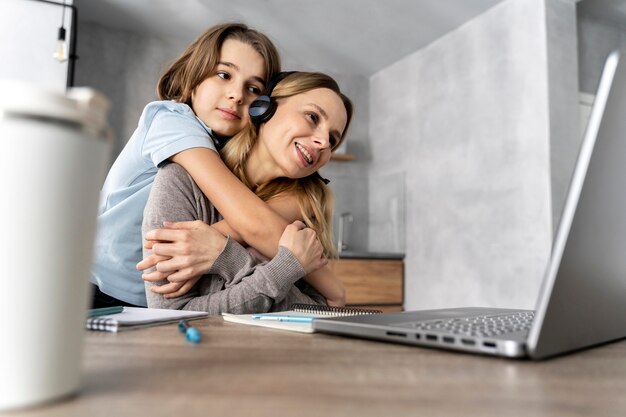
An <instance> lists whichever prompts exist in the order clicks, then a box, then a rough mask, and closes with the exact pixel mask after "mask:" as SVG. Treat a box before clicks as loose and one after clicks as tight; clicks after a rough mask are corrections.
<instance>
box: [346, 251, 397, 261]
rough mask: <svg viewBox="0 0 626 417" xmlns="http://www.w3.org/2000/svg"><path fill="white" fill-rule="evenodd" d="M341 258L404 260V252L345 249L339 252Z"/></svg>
mask: <svg viewBox="0 0 626 417" xmlns="http://www.w3.org/2000/svg"><path fill="white" fill-rule="evenodd" d="M339 259H391V260H402V259H404V253H397V252H396V253H394V252H365V251H343V252H341V253H339Z"/></svg>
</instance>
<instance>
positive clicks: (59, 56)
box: [52, 27, 68, 62]
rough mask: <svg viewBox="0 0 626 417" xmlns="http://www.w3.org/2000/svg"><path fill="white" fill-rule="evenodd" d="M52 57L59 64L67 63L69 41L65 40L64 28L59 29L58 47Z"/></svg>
mask: <svg viewBox="0 0 626 417" xmlns="http://www.w3.org/2000/svg"><path fill="white" fill-rule="evenodd" d="M52 56H53V57H54V59H56V60H57V61H59V62H65V61H67V58H68V53H67V41H66V40H65V28H64V27H60V28H59V37H58V40H57V47H56V49H55V50H54V54H52Z"/></svg>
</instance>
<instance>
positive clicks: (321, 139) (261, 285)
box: [143, 72, 352, 314]
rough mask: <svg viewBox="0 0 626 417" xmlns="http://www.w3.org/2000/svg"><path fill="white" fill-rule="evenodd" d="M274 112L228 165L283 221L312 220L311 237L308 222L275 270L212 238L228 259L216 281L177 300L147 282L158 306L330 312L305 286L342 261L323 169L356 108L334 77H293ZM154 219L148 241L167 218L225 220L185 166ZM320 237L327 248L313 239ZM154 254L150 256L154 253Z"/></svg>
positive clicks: (164, 179)
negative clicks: (298, 307) (325, 264)
mask: <svg viewBox="0 0 626 417" xmlns="http://www.w3.org/2000/svg"><path fill="white" fill-rule="evenodd" d="M272 103H273V105H274V106H275V113H272V112H269V116H268V117H266V118H263V119H262V121H261V122H260V126H248V127H246V128H245V129H244V130H243V131H241V132H240V133H239V134H237V135H236V136H235V137H234V138H232V139H231V140H230V141H229V142H228V143H227V144H226V145H225V146H224V148H223V149H222V151H221V154H222V158H223V160H224V162H225V163H226V165H227V166H228V167H229V168H230V169H231V170H232V171H233V172H234V173H235V174H236V175H237V176H238V177H239V179H241V181H242V182H243V183H244V184H246V185H247V186H248V187H249V188H251V189H254V191H255V193H256V194H257V195H258V196H259V197H261V198H262V199H263V200H264V201H269V202H274V203H277V204H276V207H278V209H279V211H280V213H281V215H282V216H283V217H285V218H286V219H289V220H290V221H291V220H295V219H300V220H303V221H304V223H306V226H308V228H306V229H303V227H304V224H300V223H296V224H294V226H292V227H290V228H287V229H286V230H285V232H284V233H283V235H282V237H281V240H280V242H279V243H280V245H281V248H280V250H279V251H278V254H277V255H276V256H275V257H274V258H273V259H272V260H271V261H269V262H267V263H258V262H257V261H256V260H255V259H254V258H252V257H251V256H250V255H249V254H248V252H247V251H246V250H245V249H243V248H242V247H241V246H240V245H239V244H237V242H235V241H234V240H233V239H226V238H225V237H224V236H222V235H219V234H218V233H217V231H215V230H210V229H207V230H206V233H208V234H212V239H213V243H214V244H215V247H218V248H219V250H221V252H220V254H219V256H218V257H217V259H216V260H215V262H213V263H212V265H211V267H210V269H208V270H207V271H203V272H206V273H208V274H209V275H205V276H204V277H203V278H202V279H201V280H200V281H199V282H198V283H197V284H196V285H195V286H194V287H193V289H192V290H191V291H190V292H189V293H187V294H185V295H183V296H179V297H176V298H165V297H163V296H162V295H160V294H157V293H156V292H154V291H152V289H154V288H155V286H154V285H155V283H154V282H150V281H156V280H157V279H156V278H155V279H147V280H146V281H147V285H146V289H147V291H146V292H147V298H148V306H150V307H156V308H176V309H191V310H204V311H208V312H209V313H212V314H216V313H219V312H231V313H246V312H260V311H270V310H281V309H285V308H288V307H289V305H290V304H291V303H293V302H306V303H312V302H315V303H325V300H324V297H320V295H319V294H318V293H317V292H316V291H315V290H314V289H313V288H311V287H310V286H308V285H307V284H306V283H305V282H302V280H300V278H302V277H303V276H304V275H305V274H306V273H308V272H310V271H311V268H312V267H315V265H316V261H317V260H319V255H320V254H321V253H322V251H323V252H325V253H326V254H331V253H333V244H332V239H331V231H330V222H331V219H332V201H331V195H330V190H329V189H328V187H326V185H325V184H324V182H323V180H322V179H321V178H320V177H319V175H317V170H318V169H319V168H320V167H322V166H323V165H325V164H326V163H327V162H328V160H329V159H330V154H331V151H332V150H333V149H335V148H336V147H337V146H339V145H340V143H341V140H342V139H343V137H344V135H345V132H346V129H347V127H348V125H349V122H350V119H351V116H352V105H351V103H350V101H349V100H348V99H347V98H346V97H345V96H344V95H343V94H341V91H340V90H339V87H338V85H337V84H336V82H335V81H334V80H333V79H332V78H330V77H328V76H326V75H324V74H319V73H305V72H296V73H290V74H289V75H287V76H285V77H284V78H283V79H282V80H281V81H280V82H278V83H277V84H276V87H275V88H274V90H273V92H272ZM257 133H258V134H257ZM207 180H209V181H210V180H211V178H208V179H207ZM218 181H219V179H218ZM144 214H145V215H144V225H143V230H144V234H146V233H148V232H149V231H150V230H152V229H155V228H158V227H160V226H161V224H162V223H163V221H164V220H165V219H168V220H173V221H192V220H201V221H202V222H204V223H215V222H216V221H218V220H219V213H218V212H217V211H216V210H215V207H214V206H213V205H212V204H211V201H210V199H207V198H206V197H205V196H204V195H203V194H202V192H201V190H200V188H199V187H198V185H196V183H195V182H194V180H193V178H192V177H191V176H190V175H189V174H188V173H187V172H186V171H185V170H184V169H182V168H181V167H180V166H179V165H176V164H168V165H166V166H165V167H163V168H161V169H160V170H159V173H158V174H157V177H156V179H155V182H154V187H153V188H152V191H151V193H150V197H149V199H148V203H147V205H146V210H145V213H144ZM313 231H314V232H315V233H314V232H313ZM315 235H317V237H319V241H318V240H316V239H311V236H315ZM209 240H210V239H209ZM320 242H321V243H320ZM213 249H215V248H213ZM213 249H212V250H213ZM145 254H146V255H147V256H149V255H150V251H149V249H147V248H146V250H145ZM147 275H149V274H147ZM166 282H167V281H161V282H159V283H158V284H162V283H166ZM322 287H323V286H322Z"/></svg>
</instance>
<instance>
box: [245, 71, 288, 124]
mask: <svg viewBox="0 0 626 417" xmlns="http://www.w3.org/2000/svg"><path fill="white" fill-rule="evenodd" d="M294 72H296V71H283V72H279V73H278V74H276V75H275V76H274V78H272V79H271V80H270V83H269V84H268V86H267V89H266V90H265V94H263V95H262V96H259V97H257V98H256V100H254V101H253V102H252V104H250V107H249V108H248V114H249V115H250V120H252V123H253V124H254V125H255V126H258V125H260V124H261V123H265V122H267V121H268V120H269V119H271V118H272V116H273V115H274V113H276V100H274V99H273V98H272V91H274V88H275V87H276V84H278V83H279V82H281V81H282V80H284V79H285V77H287V76H288V75H291V74H293V73H294Z"/></svg>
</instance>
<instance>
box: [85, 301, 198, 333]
mask: <svg viewBox="0 0 626 417" xmlns="http://www.w3.org/2000/svg"><path fill="white" fill-rule="evenodd" d="M206 316H208V313H206V312H204V311H187V310H167V309H158V308H141V307H124V310H123V311H122V312H121V313H116V314H107V315H104V316H98V317H90V318H88V319H87V322H86V325H85V327H86V328H87V330H101V331H105V332H121V331H125V330H133V329H140V328H144V327H151V326H158V325H161V324H167V323H175V322H177V321H179V320H182V319H185V320H192V319H198V318H202V317H206Z"/></svg>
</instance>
